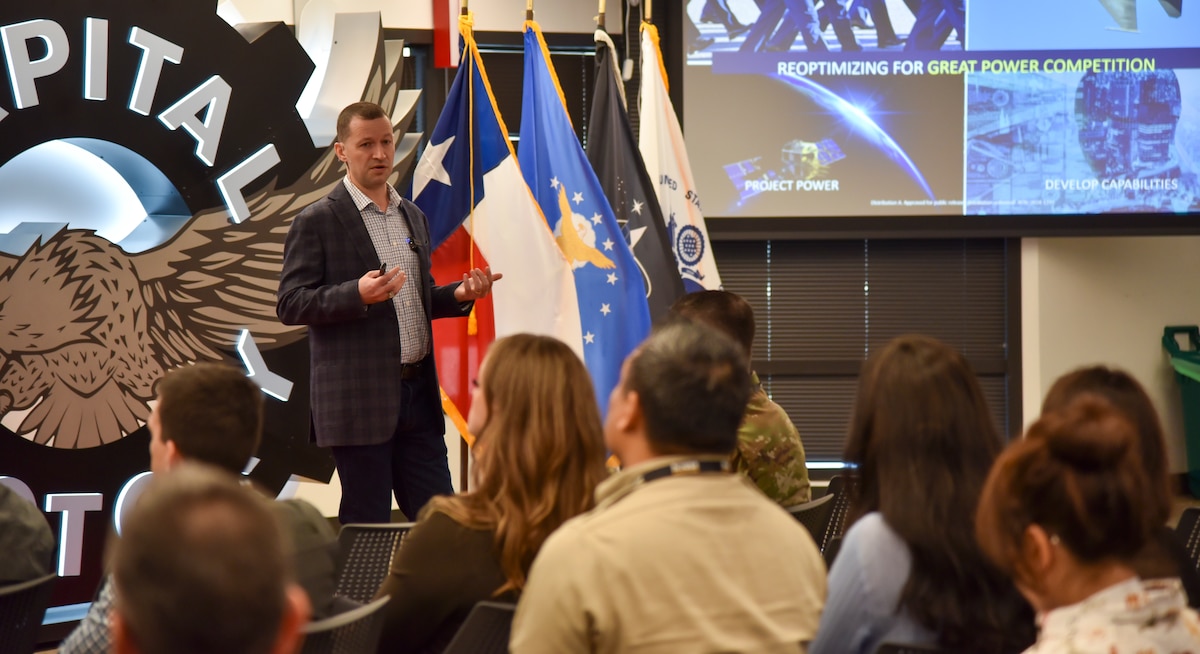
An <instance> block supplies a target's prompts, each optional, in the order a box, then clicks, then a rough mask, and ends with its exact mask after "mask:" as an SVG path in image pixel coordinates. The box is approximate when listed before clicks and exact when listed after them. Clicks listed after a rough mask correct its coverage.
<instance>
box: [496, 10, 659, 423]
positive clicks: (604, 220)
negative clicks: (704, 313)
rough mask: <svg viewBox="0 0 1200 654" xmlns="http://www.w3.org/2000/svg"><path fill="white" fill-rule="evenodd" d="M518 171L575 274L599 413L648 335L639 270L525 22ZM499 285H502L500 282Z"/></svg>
mask: <svg viewBox="0 0 1200 654" xmlns="http://www.w3.org/2000/svg"><path fill="white" fill-rule="evenodd" d="M518 159H519V161H520V162H521V172H522V173H523V174H524V176H525V181H526V182H528V184H529V188H530V189H531V190H532V191H533V194H534V196H535V197H536V198H537V200H538V204H540V205H541V207H542V213H543V214H545V216H546V220H547V221H548V223H549V224H550V226H551V227H552V228H553V229H554V233H555V235H556V237H557V238H558V243H559V246H560V247H561V248H562V251H563V254H565V255H566V256H567V259H568V260H570V261H571V264H572V266H573V267H574V271H575V289H576V290H577V291H578V294H579V316H580V322H581V324H582V326H583V353H584V362H585V363H586V364H587V367H588V371H589V372H591V375H592V382H593V383H594V384H595V387H596V399H597V400H598V401H599V403H600V411H601V413H602V414H603V413H606V412H607V410H608V395H609V392H610V391H611V390H612V388H613V387H614V386H615V385H616V383H617V380H618V379H619V377H620V372H621V363H622V361H624V360H625V357H626V356H628V355H629V353H630V352H632V351H633V349H634V348H635V347H637V345H638V344H639V343H641V341H642V339H644V338H645V337H646V335H647V334H648V333H649V331H650V312H649V309H648V308H647V305H646V288H645V286H644V285H643V284H642V273H641V271H640V270H638V267H637V262H635V261H634V258H633V254H632V253H631V252H630V251H629V245H628V244H626V242H625V237H624V236H623V235H622V234H621V228H620V226H619V225H618V224H617V219H616V218H615V217H614V216H613V211H612V208H611V207H610V206H609V204H608V200H607V199H606V198H605V196H604V189H603V188H602V187H601V186H600V181H599V180H597V179H596V173H595V172H593V171H592V167H591V164H589V163H588V159H587V155H585V154H584V152H583V147H582V146H580V144H579V139H578V138H577V137H576V136H575V130H574V129H572V128H571V119H570V117H569V116H567V109H566V103H564V102H563V98H562V92H561V90H560V89H559V86H558V78H557V77H556V76H555V73H554V69H553V67H552V64H551V63H550V57H549V53H548V52H547V49H546V42H545V40H544V39H543V38H542V33H541V29H540V28H539V27H538V26H537V23H534V22H532V21H530V22H527V23H526V24H525V84H524V95H523V99H522V115H521V143H520V148H519V151H518ZM505 281H507V280H505Z"/></svg>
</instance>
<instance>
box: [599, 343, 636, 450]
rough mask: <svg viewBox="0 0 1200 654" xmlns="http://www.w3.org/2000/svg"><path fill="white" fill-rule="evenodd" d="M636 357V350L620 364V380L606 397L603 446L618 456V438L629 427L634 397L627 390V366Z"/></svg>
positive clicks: (619, 440) (619, 441)
mask: <svg viewBox="0 0 1200 654" xmlns="http://www.w3.org/2000/svg"><path fill="white" fill-rule="evenodd" d="M637 355H638V352H637V350H634V352H633V354H631V355H629V357H628V358H626V359H625V363H623V364H621V378H620V379H619V380H617V385H616V386H614V387H613V389H612V392H611V393H609V395H608V414H606V415H605V416H604V446H605V447H606V448H608V449H609V450H610V451H612V452H615V453H617V456H620V444H621V439H620V438H619V436H620V435H621V433H622V432H624V431H625V428H626V427H628V425H629V419H630V415H631V411H632V410H633V408H634V398H635V395H634V394H633V393H631V392H630V391H629V390H628V388H627V387H628V384H629V364H630V362H631V361H633V358H634V357H636V356H637Z"/></svg>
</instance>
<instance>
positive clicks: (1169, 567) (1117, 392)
mask: <svg viewBox="0 0 1200 654" xmlns="http://www.w3.org/2000/svg"><path fill="white" fill-rule="evenodd" d="M1083 393H1092V394H1095V395H1099V396H1100V397H1103V398H1104V399H1105V400H1107V401H1108V402H1109V403H1110V404H1112V406H1113V408H1114V409H1116V410H1117V411H1120V412H1121V413H1122V414H1123V415H1124V416H1125V417H1126V418H1127V419H1128V420H1129V422H1130V423H1132V424H1133V426H1134V428H1135V430H1136V431H1135V435H1136V437H1137V439H1136V440H1137V446H1136V449H1137V451H1138V453H1139V454H1140V455H1141V462H1142V467H1143V468H1144V469H1145V471H1146V478H1147V479H1149V481H1150V494H1149V496H1148V497H1147V501H1146V504H1145V506H1144V507H1143V508H1142V510H1143V511H1145V512H1146V513H1147V514H1148V516H1149V517H1150V519H1151V520H1153V521H1154V523H1155V524H1156V525H1157V527H1155V529H1154V533H1153V534H1152V535H1151V538H1150V540H1149V542H1147V543H1146V547H1145V549H1143V550H1142V551H1141V552H1139V553H1138V555H1137V557H1136V558H1135V559H1134V560H1133V566H1134V569H1135V570H1137V573H1138V576H1139V577H1141V578H1142V579H1159V578H1164V577H1178V578H1179V579H1180V580H1181V581H1182V582H1183V589H1184V591H1185V592H1186V593H1187V596H1188V604H1189V605H1190V606H1191V607H1192V608H1196V607H1200V575H1197V573H1196V568H1195V566H1193V565H1192V564H1191V561H1190V560H1189V559H1188V555H1187V552H1186V551H1184V549H1183V546H1182V545H1180V543H1179V539H1178V538H1176V536H1175V532H1174V530H1172V529H1171V528H1170V527H1169V526H1167V518H1168V517H1169V516H1170V514H1171V489H1170V486H1169V483H1170V482H1169V480H1170V478H1171V474H1170V470H1169V468H1168V467H1167V446H1166V439H1165V438H1164V437H1163V430H1162V423H1160V422H1159V420H1158V412H1157V411H1155V410H1154V404H1153V403H1152V402H1151V401H1150V396H1148V395H1146V391H1145V389H1143V388H1142V385H1141V384H1139V383H1138V381H1137V380H1136V379H1134V378H1133V376H1131V375H1130V374H1129V373H1127V372H1125V371H1123V370H1115V369H1112V368H1107V367H1105V366H1090V367H1086V368H1079V369H1078V370H1074V371H1072V372H1069V373H1067V374H1065V375H1063V376H1062V377H1059V378H1058V380H1057V381H1055V382H1054V385H1053V386H1051V387H1050V391H1049V392H1048V393H1046V399H1045V400H1044V401H1043V402H1042V413H1043V414H1046V413H1050V412H1053V411H1057V410H1060V409H1063V408H1064V407H1066V406H1067V405H1068V404H1070V402H1071V401H1072V400H1074V399H1075V398H1076V397H1078V396H1079V395H1081V394H1083Z"/></svg>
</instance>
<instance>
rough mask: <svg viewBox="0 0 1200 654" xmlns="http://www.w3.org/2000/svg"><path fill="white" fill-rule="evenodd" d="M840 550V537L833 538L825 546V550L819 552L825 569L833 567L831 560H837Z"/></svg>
mask: <svg viewBox="0 0 1200 654" xmlns="http://www.w3.org/2000/svg"><path fill="white" fill-rule="evenodd" d="M840 549H842V537H841V536H834V537H833V538H830V539H829V542H828V543H826V544H825V549H824V550H823V551H822V552H821V556H822V557H823V558H824V559H825V569H827V570H828V569H830V568H832V567H833V560H834V559H836V558H837V555H838V550H840Z"/></svg>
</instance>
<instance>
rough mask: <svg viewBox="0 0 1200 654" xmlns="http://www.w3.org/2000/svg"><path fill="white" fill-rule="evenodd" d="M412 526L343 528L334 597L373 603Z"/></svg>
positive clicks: (339, 545)
mask: <svg viewBox="0 0 1200 654" xmlns="http://www.w3.org/2000/svg"><path fill="white" fill-rule="evenodd" d="M412 526H413V523H411V522H397V523H387V524H371V525H367V524H349V525H343V526H342V530H341V532H339V533H338V575H337V587H336V588H335V589H334V594H335V595H337V596H341V597H347V598H350V599H352V600H354V601H355V602H358V603H360V604H366V603H367V602H370V601H371V600H372V599H374V597H375V594H376V593H378V592H379V587H380V586H382V585H383V580H384V579H385V578H387V575H388V571H389V570H391V567H392V557H393V556H395V554H396V550H397V549H399V548H400V545H401V544H402V543H403V542H404V537H405V536H407V535H408V532H409V530H410V529H412Z"/></svg>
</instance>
